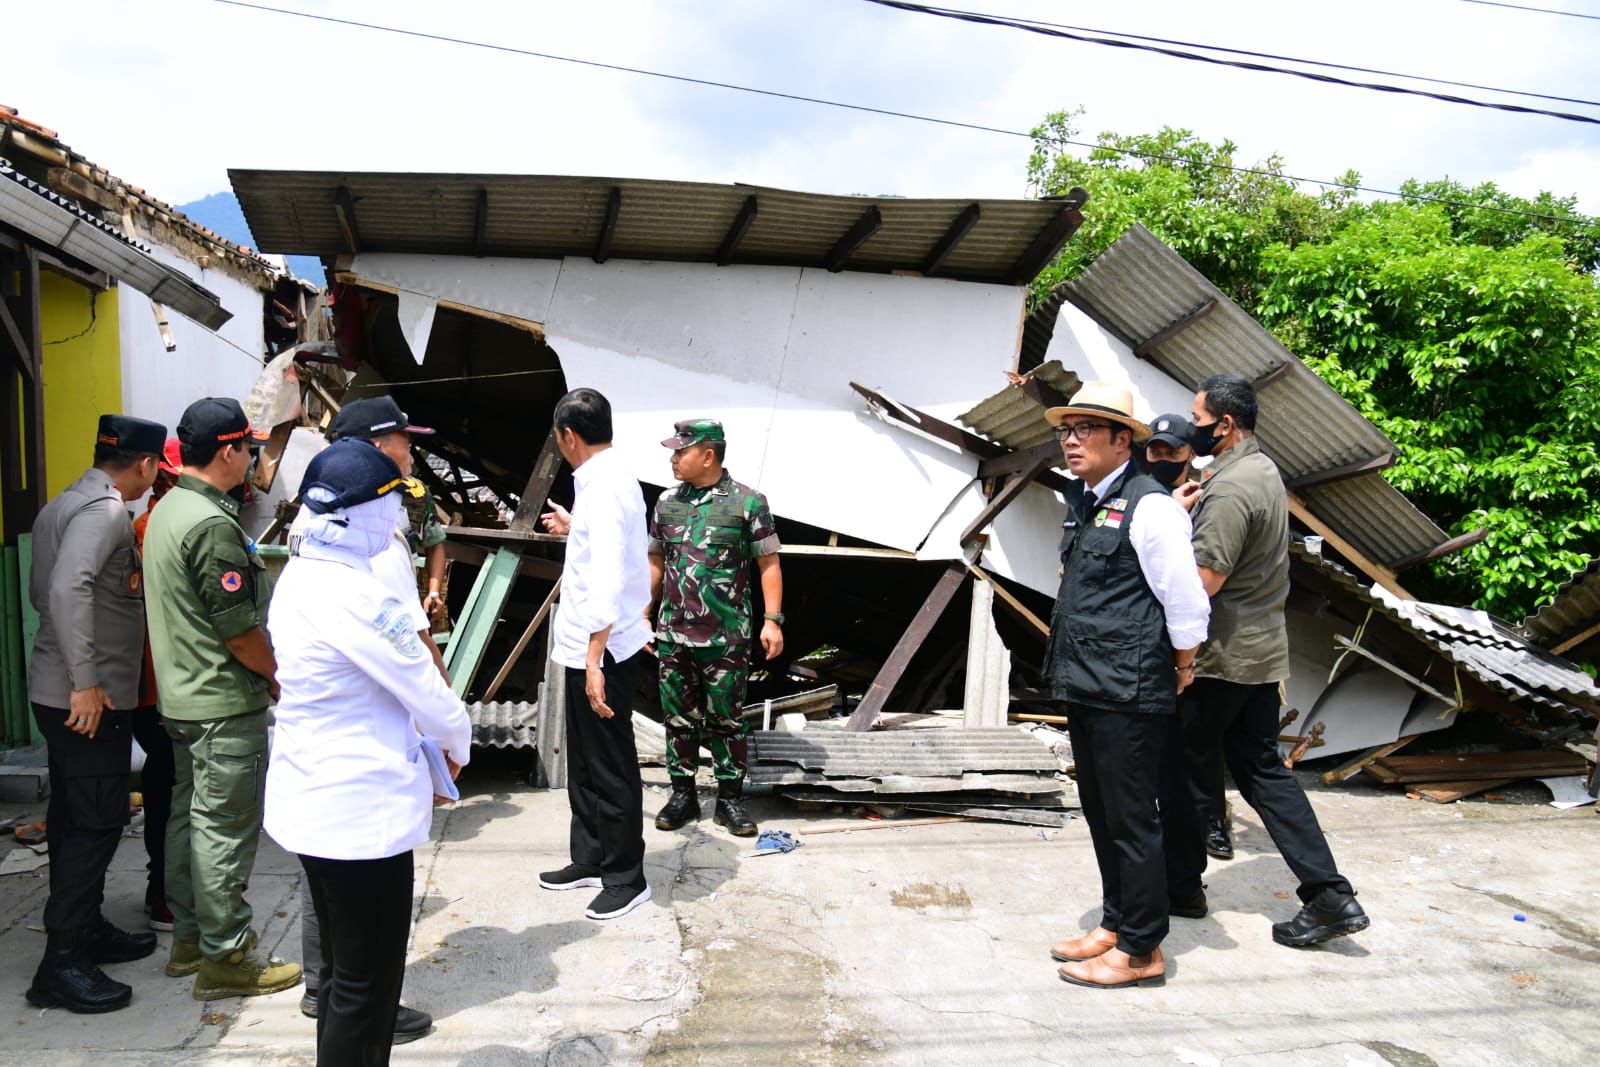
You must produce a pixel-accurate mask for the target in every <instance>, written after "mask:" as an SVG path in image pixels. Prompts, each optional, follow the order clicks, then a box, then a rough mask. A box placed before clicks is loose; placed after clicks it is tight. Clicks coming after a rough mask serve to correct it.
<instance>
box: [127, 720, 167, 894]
mask: <svg viewBox="0 0 1600 1067" xmlns="http://www.w3.org/2000/svg"><path fill="white" fill-rule="evenodd" d="M133 739H134V740H135V741H137V742H139V747H140V748H142V749H144V770H143V771H142V772H140V774H139V791H140V792H142V793H143V794H144V854H145V856H146V858H147V859H148V860H149V869H150V876H149V881H148V882H147V883H146V888H145V894H144V899H145V903H146V904H150V905H152V906H154V905H157V904H165V903H166V901H167V819H168V818H169V817H170V816H171V815H172V783H173V780H174V779H175V778H176V776H177V770H176V767H177V764H176V760H175V758H174V756H173V753H172V738H170V737H168V736H167V731H166V730H164V729H162V727H161V713H160V712H158V711H157V710H156V709H155V708H154V707H148V708H135V709H134V711H133Z"/></svg>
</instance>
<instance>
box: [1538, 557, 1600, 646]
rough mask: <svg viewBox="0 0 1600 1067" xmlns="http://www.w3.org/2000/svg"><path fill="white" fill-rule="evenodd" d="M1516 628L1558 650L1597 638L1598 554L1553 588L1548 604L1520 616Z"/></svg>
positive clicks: (1599, 633) (1599, 612) (1599, 619)
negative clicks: (1557, 586) (1556, 587)
mask: <svg viewBox="0 0 1600 1067" xmlns="http://www.w3.org/2000/svg"><path fill="white" fill-rule="evenodd" d="M1520 629H1521V632H1522V634H1523V635H1524V636H1525V637H1527V638H1528V639H1529V640H1530V641H1532V642H1534V643H1535V644H1537V645H1540V646H1541V647H1544V648H1551V649H1557V650H1560V651H1567V650H1573V649H1578V648H1580V647H1585V646H1587V645H1589V644H1591V643H1594V642H1595V641H1596V639H1597V638H1600V556H1597V557H1595V558H1594V559H1591V560H1590V561H1589V565H1588V566H1587V567H1585V568H1584V569H1583V570H1581V571H1578V572H1577V573H1576V574H1574V575H1573V576H1572V577H1571V579H1569V580H1568V581H1567V583H1566V584H1565V585H1563V586H1562V587H1561V588H1560V589H1558V590H1556V595H1555V597H1554V598H1553V599H1552V600H1551V601H1550V603H1548V604H1546V605H1544V607H1542V608H1540V609H1539V610H1538V611H1537V612H1535V613H1534V614H1532V615H1530V616H1528V617H1527V618H1526V619H1523V620H1522V626H1521V627H1520Z"/></svg>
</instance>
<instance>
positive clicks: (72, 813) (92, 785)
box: [33, 704, 133, 931]
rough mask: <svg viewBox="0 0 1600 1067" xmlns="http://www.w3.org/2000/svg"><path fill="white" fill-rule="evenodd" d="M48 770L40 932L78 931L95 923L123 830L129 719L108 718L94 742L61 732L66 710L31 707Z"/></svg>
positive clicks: (114, 714) (118, 715)
mask: <svg viewBox="0 0 1600 1067" xmlns="http://www.w3.org/2000/svg"><path fill="white" fill-rule="evenodd" d="M33 717H34V720H35V721H36V722H38V724H39V732H40V733H42V734H44V739H45V748H46V753H47V755H48V758H49V765H50V801H49V804H48V806H47V807H46V808H45V818H46V819H47V820H48V821H49V824H50V833H49V842H50V899H49V900H48V901H47V902H46V903H45V906H44V925H45V929H47V930H50V931H58V930H79V929H83V928H84V927H87V926H89V925H91V924H93V923H94V922H95V921H96V920H97V919H99V918H100V905H101V903H102V902H104V900H105V889H106V868H107V867H109V866H111V857H112V856H114V855H116V852H117V842H118V841H120V840H121V839H122V828H123V827H124V826H126V825H128V767H129V764H130V762H131V758H132V755H133V732H132V730H131V729H130V728H129V723H128V713H127V712H125V711H107V712H103V713H102V714H101V716H100V728H99V729H98V730H97V731H95V735H94V737H92V738H90V737H85V736H83V735H82V734H80V733H75V732H74V731H72V730H69V729H67V709H65V708H52V707H47V706H45V705H43V704H35V705H34V706H33Z"/></svg>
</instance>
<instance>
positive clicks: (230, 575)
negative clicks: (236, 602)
mask: <svg viewBox="0 0 1600 1067" xmlns="http://www.w3.org/2000/svg"><path fill="white" fill-rule="evenodd" d="M218 581H219V582H220V583H221V585H222V588H223V589H224V590H226V591H227V592H229V593H237V592H238V591H239V587H240V586H242V585H244V579H243V578H241V577H239V572H238V571H228V572H227V573H225V574H223V576H222V577H221V578H219V579H218Z"/></svg>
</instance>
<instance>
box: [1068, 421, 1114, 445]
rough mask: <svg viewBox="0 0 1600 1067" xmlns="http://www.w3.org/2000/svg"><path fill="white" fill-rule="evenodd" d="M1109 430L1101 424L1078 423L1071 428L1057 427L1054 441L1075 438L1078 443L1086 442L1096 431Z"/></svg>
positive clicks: (1108, 427)
mask: <svg viewBox="0 0 1600 1067" xmlns="http://www.w3.org/2000/svg"><path fill="white" fill-rule="evenodd" d="M1109 429H1111V427H1110V426H1108V425H1106V424H1105V423H1103V422H1080V423H1076V424H1075V425H1072V426H1057V427H1056V428H1055V432H1056V440H1058V441H1063V440H1065V439H1067V438H1068V437H1076V438H1077V439H1078V440H1080V441H1087V440H1088V439H1089V438H1090V436H1091V435H1092V434H1093V433H1094V432H1095V431H1096V430H1109Z"/></svg>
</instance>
